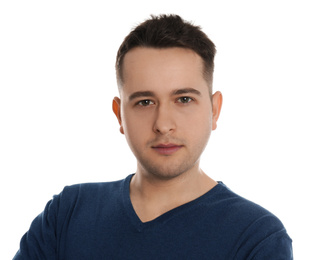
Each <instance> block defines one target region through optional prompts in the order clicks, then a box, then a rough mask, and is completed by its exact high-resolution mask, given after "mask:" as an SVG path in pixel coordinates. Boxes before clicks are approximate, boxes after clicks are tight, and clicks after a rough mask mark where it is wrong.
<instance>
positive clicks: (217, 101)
mask: <svg viewBox="0 0 311 260" xmlns="http://www.w3.org/2000/svg"><path fill="white" fill-rule="evenodd" d="M212 101H213V104H212V107H213V118H212V129H213V130H215V129H216V128H217V120H218V117H219V115H220V110H221V106H222V94H221V92H220V91H217V92H215V93H214V95H213V97H212Z"/></svg>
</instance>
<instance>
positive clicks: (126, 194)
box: [122, 174, 225, 232]
mask: <svg viewBox="0 0 311 260" xmlns="http://www.w3.org/2000/svg"><path fill="white" fill-rule="evenodd" d="M133 176H134V174H130V175H129V176H127V177H126V178H125V179H124V182H123V189H122V193H123V194H122V195H123V204H124V207H125V211H126V213H127V215H128V217H129V218H130V221H131V223H132V225H133V226H134V227H135V228H136V230H137V231H138V232H143V231H144V230H146V229H149V228H152V227H153V226H155V225H161V224H165V222H167V221H168V220H169V219H170V218H172V217H174V216H175V215H177V213H178V212H183V211H186V210H188V209H189V208H190V207H192V206H194V205H197V204H198V203H199V202H200V201H202V200H204V199H205V198H206V197H207V196H212V195H213V194H215V193H217V192H218V191H219V190H220V189H222V188H224V187H225V185H224V184H223V183H222V182H218V184H217V185H216V186H214V187H213V188H212V189H211V190H209V191H208V192H206V193H205V194H203V195H202V196H200V197H198V198H196V199H194V200H192V201H189V202H187V203H185V204H183V205H180V206H178V207H176V208H173V209H171V210H169V211H167V212H165V213H163V214H162V215H160V216H158V217H156V218H155V219H153V220H150V221H147V222H142V221H141V220H140V218H139V217H138V215H137V214H136V212H135V210H134V207H133V204H132V201H131V198H130V182H131V179H132V177H133Z"/></svg>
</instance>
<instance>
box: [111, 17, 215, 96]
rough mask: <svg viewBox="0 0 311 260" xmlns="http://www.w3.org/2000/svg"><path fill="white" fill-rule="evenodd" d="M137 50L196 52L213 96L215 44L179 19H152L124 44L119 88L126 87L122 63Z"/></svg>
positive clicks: (118, 63) (118, 62)
mask: <svg viewBox="0 0 311 260" xmlns="http://www.w3.org/2000/svg"><path fill="white" fill-rule="evenodd" d="M136 47H151V48H159V49H162V48H172V47H181V48H186V49H190V50H192V51H194V52H195V53H197V54H198V55H199V56H200V57H201V58H202V61H203V71H202V73H203V76H204V78H205V80H206V81H207V83H208V86H209V91H210V94H212V82H213V71H214V56H215V53H216V48H215V45H214V43H213V42H212V41H211V40H210V39H209V38H208V37H207V36H206V34H205V33H204V32H202V31H201V30H200V27H199V26H194V25H192V24H191V23H189V22H186V21H184V20H183V19H182V18H181V17H179V16H178V15H160V16H151V19H149V20H146V21H145V22H143V23H141V24H140V25H138V26H137V27H136V28H135V29H134V30H133V31H132V32H131V33H130V34H129V35H128V36H127V37H126V38H125V39H124V41H123V43H122V44H121V46H120V48H119V51H118V54H117V59H116V74H117V81H118V86H119V88H121V87H122V86H123V80H124V77H123V76H124V75H123V60H124V56H125V54H126V53H128V52H129V51H130V50H132V49H134V48H136Z"/></svg>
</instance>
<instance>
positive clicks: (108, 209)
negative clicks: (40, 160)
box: [14, 175, 292, 260]
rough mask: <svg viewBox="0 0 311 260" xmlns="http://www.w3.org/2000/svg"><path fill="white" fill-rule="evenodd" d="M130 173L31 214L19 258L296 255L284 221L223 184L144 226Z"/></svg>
mask: <svg viewBox="0 0 311 260" xmlns="http://www.w3.org/2000/svg"><path fill="white" fill-rule="evenodd" d="M131 177H132V175H129V176H128V177H127V178H126V179H124V180H122V181H116V182H110V183H90V184H78V185H73V186H69V187H65V188H64V190H63V191H62V193H60V194H59V195H57V196H54V198H53V200H51V201H49V202H48V203H47V206H46V208H45V210H44V211H43V212H42V213H41V214H40V215H39V216H38V217H37V218H36V219H34V221H33V222H32V224H31V227H30V229H29V231H28V232H27V233H26V234H25V235H24V236H23V238H22V240H21V245H20V249H19V251H18V252H17V254H16V255H15V257H14V259H16V260H18V259H31V260H34V259H40V260H43V259H66V260H71V259H73V260H79V259H213V260H216V259H230V260H231V259H243V260H244V259H265V260H267V259H273V260H279V259H286V260H287V259H292V247H291V239H290V238H289V236H288V235H287V233H286V230H285V228H284V226H283V225H282V223H281V222H280V221H279V220H278V219H277V218H276V217H275V216H274V215H272V214H271V213H270V212H268V211H267V210H265V209H263V208H262V207H260V206H258V205H256V204H254V203H252V202H250V201H248V200H246V199H244V198H242V197H240V196H238V195H236V194H235V193H233V192H232V191H230V190H229V189H228V188H227V187H226V186H225V185H224V184H223V183H221V182H220V183H219V184H218V185H216V186H215V187H214V188H213V189H212V190H210V191H209V192H207V193H206V194H204V195H203V196H201V197H199V198H197V199H195V200H193V201H191V202H189V203H186V204H184V205H182V206H179V207H177V208H175V209H173V210H170V211H169V212H167V213H165V214H163V215H161V216H160V217H158V218H156V219H154V220H152V221H149V222H145V223H142V222H141V221H140V219H139V218H138V216H137V215H136V213H135V211H134V209H133V207H132V204H131V201H130V196H129V183H130V180H131Z"/></svg>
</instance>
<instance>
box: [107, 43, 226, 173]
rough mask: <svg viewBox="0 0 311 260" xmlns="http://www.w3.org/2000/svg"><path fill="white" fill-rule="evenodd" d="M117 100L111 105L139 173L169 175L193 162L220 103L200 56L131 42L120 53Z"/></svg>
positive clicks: (192, 165)
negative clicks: (120, 81)
mask: <svg viewBox="0 0 311 260" xmlns="http://www.w3.org/2000/svg"><path fill="white" fill-rule="evenodd" d="M123 82H124V84H123V86H122V88H121V90H120V97H121V100H120V99H118V98H115V99H114V102H113V109H114V112H115V114H116V115H117V117H118V120H119V123H120V126H121V128H120V131H121V133H124V134H125V137H126V139H127V142H128V144H129V146H130V148H131V149H132V151H133V153H134V155H135V156H136V158H137V162H138V169H137V171H141V172H142V173H143V174H152V175H154V176H156V177H158V178H173V177H176V176H179V175H181V174H183V173H185V172H189V171H190V170H191V169H194V168H198V165H199V158H200V155H201V153H202V152H203V150H204V148H205V146H206V144H207V142H208V139H209V136H210V133H211V130H212V129H215V128H216V121H217V119H218V115H219V112H220V108H221V101H222V97H221V93H220V92H217V93H215V94H214V95H213V105H212V102H211V98H210V94H209V88H208V85H207V82H206V80H205V79H204V77H203V61H202V59H201V57H200V56H199V55H197V54H196V53H195V52H193V51H192V50H189V49H184V48H166V49H155V48H142V47H139V48H135V49H132V50H130V51H129V52H128V53H127V54H126V55H125V57H124V63H123Z"/></svg>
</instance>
